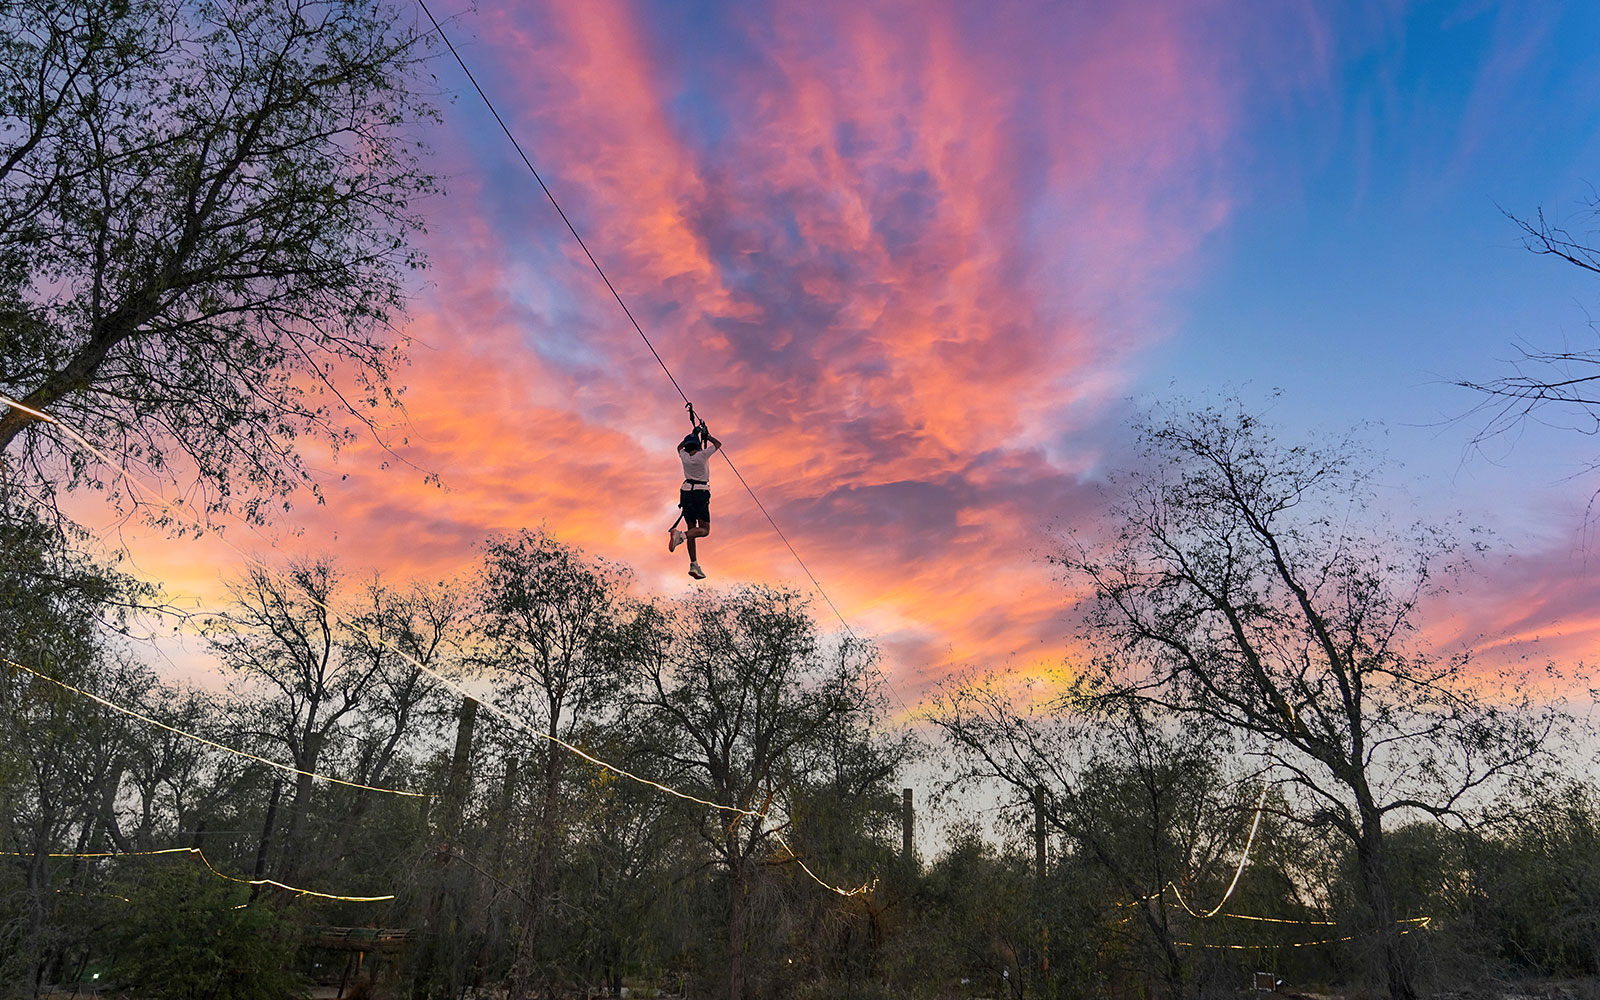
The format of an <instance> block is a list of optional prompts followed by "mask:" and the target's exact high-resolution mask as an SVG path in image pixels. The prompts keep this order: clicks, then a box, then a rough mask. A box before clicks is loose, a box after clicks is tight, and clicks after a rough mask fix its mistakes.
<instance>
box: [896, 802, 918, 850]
mask: <svg viewBox="0 0 1600 1000" xmlns="http://www.w3.org/2000/svg"><path fill="white" fill-rule="evenodd" d="M916 834H917V817H916V813H914V812H913V811H912V809H911V789H909V788H907V789H903V790H902V791H901V792H900V857H901V858H902V859H904V860H905V861H906V862H908V863H912V864H914V863H916V860H917V853H916V852H917V846H916V844H917V837H916Z"/></svg>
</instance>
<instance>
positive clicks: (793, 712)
mask: <svg viewBox="0 0 1600 1000" xmlns="http://www.w3.org/2000/svg"><path fill="white" fill-rule="evenodd" d="M640 624H641V629H642V631H641V646H642V648H643V650H644V657H643V662H642V673H643V692H642V694H641V695H640V698H641V704H642V706H643V707H644V708H645V709H646V710H647V711H648V712H649V713H650V715H651V716H653V717H654V719H655V720H656V724H655V725H654V726H653V727H652V730H651V731H652V733H654V734H655V735H656V736H657V738H659V739H660V740H661V741H662V742H661V745H660V746H659V747H658V748H657V750H656V755H657V758H658V759H659V760H660V761H661V766H662V768H663V770H664V771H665V772H666V773H669V774H671V775H673V777H674V780H675V781H677V782H679V783H680V786H682V787H685V788H687V789H688V790H690V791H691V794H694V795H697V796H698V797H700V798H702V799H705V800H707V801H710V802H716V803H720V804H722V805H725V806H731V807H734V808H736V809H739V810H743V812H742V813H735V814H730V813H728V812H726V811H723V810H700V811H698V814H697V821H698V823H697V825H698V834H699V837H700V839H701V841H702V843H703V844H704V846H705V847H706V848H707V849H708V850H709V851H710V852H711V856H712V857H713V858H714V859H715V863H716V866H717V868H718V869H719V871H720V873H721V874H722V876H723V879H724V881H725V891H726V895H725V897H724V898H725V910H724V918H725V921H726V923H725V927H726V931H727V951H726V963H727V974H726V979H725V989H726V994H727V996H728V998H729V1000H741V998H742V997H744V995H745V993H746V989H747V982H748V979H749V976H750V974H751V971H752V970H751V969H750V967H749V965H748V964H747V962H748V956H749V955H750V953H751V952H752V950H753V949H754V948H755V947H756V946H757V945H758V941H757V940H756V939H754V937H753V935H752V923H753V920H754V918H755V913H754V912H753V909H754V907H753V904H754V903H755V901H756V900H758V899H759V898H760V896H761V894H762V893H763V892H764V891H768V890H770V889H771V888H772V887H773V886H772V883H771V881H770V878H769V877H768V872H767V869H770V868H772V867H774V866H783V867H787V868H789V869H790V870H791V871H793V872H794V878H796V879H801V878H803V877H804V874H803V871H802V870H801V869H800V868H799V865H800V863H801V862H802V861H804V860H805V859H804V858H802V857H799V856H797V855H794V854H792V853H791V852H790V851H789V850H788V849H786V848H785V847H784V846H783V841H784V840H790V841H791V842H798V839H799V838H800V833H799V831H798V830H797V828H796V823H795V820H796V818H797V810H795V809H794V808H793V807H792V803H794V802H796V801H798V799H797V797H798V796H803V795H804V794H805V793H806V792H807V791H808V789H810V788H811V787H813V786H812V782H813V781H815V780H816V776H819V775H828V774H829V773H830V771H831V769H833V768H835V767H839V768H850V769H856V768H859V769H860V770H859V771H857V772H856V773H852V774H849V775H841V776H839V777H840V780H841V781H842V783H843V786H844V787H846V788H849V789H852V790H853V794H855V795H861V794H863V793H864V792H867V791H870V790H871V789H872V788H873V787H874V786H877V787H878V788H880V789H881V788H882V787H883V785H884V783H885V779H887V778H889V777H891V776H892V773H893V770H894V765H893V763H892V762H893V761H894V760H895V756H894V753H893V751H892V750H886V749H885V748H882V747H874V746H873V745H872V744H873V741H874V739H875V738H874V736H873V735H872V729H873V724H874V722H875V721H876V719H877V718H878V717H879V715H880V713H881V712H882V711H883V707H884V703H883V695H882V693H881V691H880V690H879V689H878V685H877V684H876V683H875V680H874V675H873V672H872V659H871V656H872V653H871V651H870V650H869V649H866V648H863V647H862V646H860V645H858V644H857V643H856V642H854V641H853V640H851V641H846V642H843V643H841V644H839V645H837V646H833V647H830V646H828V645H826V644H824V643H823V642H822V640H821V638H820V637H819V636H818V634H817V627H816V623H815V622H814V621H813V620H812V619H811V617H810V615H809V614H808V613H807V611H806V606H805V602H804V600H803V599H802V598H801V597H800V596H799V595H798V594H795V593H793V592H791V591H782V590H773V589H770V588H765V587H748V588H743V589H740V590H736V591H733V592H732V593H729V594H725V595H717V596H708V597H703V598H699V599H693V600H690V601H688V602H686V603H684V604H682V605H680V606H677V607H674V608H670V609H666V610H662V609H647V611H646V613H645V614H644V615H643V616H642V618H641V623H640ZM840 738H843V739H845V740H846V741H847V742H849V743H850V744H851V745H852V746H853V747H855V748H856V749H853V750H847V751H846V752H843V753H841V752H840V751H839V748H838V747H837V746H836V745H835V741H836V740H838V739H840ZM886 765H887V766H886ZM824 780H826V779H824ZM825 874H826V876H827V877H828V878H829V879H831V880H832V881H834V882H835V883H839V882H844V883H848V884H860V883H862V882H864V881H866V877H867V875H868V873H867V872H865V871H862V870H861V869H859V868H857V869H854V870H846V869H837V870H828V871H827V872H826V873H825ZM767 940H769V941H770V940H774V938H767Z"/></svg>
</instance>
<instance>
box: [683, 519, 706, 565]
mask: <svg viewBox="0 0 1600 1000" xmlns="http://www.w3.org/2000/svg"><path fill="white" fill-rule="evenodd" d="M688 525H689V530H688V531H686V532H684V537H685V538H686V539H687V540H688V542H689V561H690V562H699V561H700V560H699V558H698V557H697V556H696V554H695V548H694V540H695V539H696V538H704V537H706V536H707V535H709V534H711V523H710V522H709V521H690V522H688Z"/></svg>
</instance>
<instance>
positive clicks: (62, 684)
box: [0, 656, 428, 799]
mask: <svg viewBox="0 0 1600 1000" xmlns="http://www.w3.org/2000/svg"><path fill="white" fill-rule="evenodd" d="M0 663H4V664H5V665H6V666H8V667H10V668H11V669H13V670H21V671H23V672H25V673H29V674H32V675H33V676H35V677H37V678H39V679H40V680H42V681H48V682H49V683H51V684H54V685H55V686H56V687H58V688H61V689H62V690H64V691H70V692H72V693H73V694H76V695H81V696H82V697H84V698H88V699H89V700H90V701H92V702H95V703H96V704H99V705H103V706H104V707H106V708H109V709H111V710H112V711H113V712H120V713H122V714H123V715H126V716H128V717H129V718H133V719H138V720H139V721H140V722H146V723H149V724H150V725H152V726H156V727H159V728H161V729H165V730H166V731H167V732H169V733H176V734H177V735H179V736H183V737H186V738H188V739H191V740H194V741H195V742H197V743H204V744H205V745H206V746H208V747H212V748H213V749H216V750H221V751H224V752H226V753H231V754H233V755H235V756H237V757H243V758H245V759H246V760H253V761H255V762H257V763H259V764H265V765H267V766H268V767H275V768H277V769H278V770H280V771H288V772H289V773H290V774H299V775H304V776H305V777H308V778H313V779H315V780H317V781H325V782H328V783H329V784H334V785H344V786H345V787H347V788H359V789H362V790H364V791H368V792H382V793H383V794H385V795H401V796H405V797H406V798H413V799H425V798H428V795H427V793H426V792H408V791H404V790H403V789H399V788H385V787H383V786H381V785H363V784H362V783H361V782H359V781H346V780H345V779H343V778H335V777H333V776H332V775H330V774H320V773H318V772H316V771H305V770H301V769H300V768H298V767H295V766H294V765H293V764H285V763H283V762H282V761H276V760H271V759H269V758H266V757H262V756H259V755H257V754H253V753H250V752H249V751H246V750H240V749H238V748H236V747H230V746H228V745H227V744H225V743H218V742H217V741H216V740H212V739H207V738H206V737H204V736H201V735H199V734H198V733H191V732H189V731H188V730H185V729H179V728H178V727H177V726H172V725H168V724H167V723H165V722H162V721H161V720H160V719H152V718H151V717H150V716H148V715H145V714H143V713H141V712H136V711H134V710H133V709H131V708H126V707H124V706H122V705H118V704H117V703H116V702H114V701H111V700H109V699H107V698H103V697H101V696H100V695H97V694H95V693H94V692H93V691H85V690H84V689H83V688H80V687H74V686H73V685H71V684H68V683H67V682H66V681H63V680H59V679H58V678H55V677H51V676H50V675H49V674H46V673H43V672H41V671H38V670H35V669H33V668H32V667H29V666H24V665H23V664H21V663H18V662H17V661H16V660H12V659H8V658H6V657H3V656H0Z"/></svg>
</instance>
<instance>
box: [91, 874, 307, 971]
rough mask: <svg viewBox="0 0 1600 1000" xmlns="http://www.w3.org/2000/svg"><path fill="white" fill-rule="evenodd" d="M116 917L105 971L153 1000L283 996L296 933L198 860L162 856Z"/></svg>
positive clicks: (265, 904)
mask: <svg viewBox="0 0 1600 1000" xmlns="http://www.w3.org/2000/svg"><path fill="white" fill-rule="evenodd" d="M119 889H120V891H121V892H122V893H124V894H125V895H126V896H127V897H128V900H129V902H128V903H127V906H126V909H125V911H124V913H123V914H122V915H121V916H120V919H118V920H117V921H115V922H114V924H113V928H114V930H113V948H114V958H113V961H112V963H111V971H110V978H111V979H112V980H114V981H115V983H116V984H117V985H118V987H120V988H121V989H122V990H124V991H125V992H127V993H129V994H131V995H133V996H139V997H149V998H151V1000H284V998H285V997H291V996H296V995H298V994H299V993H300V991H301V987H302V986H303V985H304V984H303V982H302V981H301V980H300V979H299V977H298V976H296V975H295V974H294V973H293V972H292V971H291V969H292V967H293V965H292V963H293V960H294V954H295V951H296V950H297V949H298V947H299V934H298V930H297V928H296V927H295V925H294V923H293V921H292V920H291V919H290V918H289V916H288V915H287V914H286V913H284V912H280V911H279V910H277V909H275V908H274V906H273V905H272V904H271V903H269V901H268V900H267V899H266V898H262V899H259V900H257V901H255V902H250V890H249V889H248V888H247V887H245V886H242V885H239V884H237V883H234V882H228V881H226V880H224V879H221V878H218V877H217V876H216V875H213V874H212V873H211V872H210V871H208V870H206V869H205V868H204V867H203V866H201V865H199V864H198V863H196V862H191V861H188V860H187V859H185V860H179V861H161V862H155V863H154V864H153V865H151V866H150V867H149V868H148V869H147V871H146V873H145V874H144V875H143V877H141V878H139V879H138V881H137V882H136V883H134V884H130V885H124V886H121V887H119Z"/></svg>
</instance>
